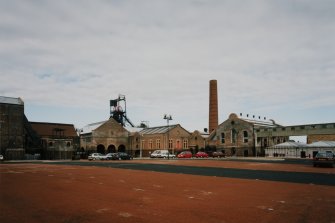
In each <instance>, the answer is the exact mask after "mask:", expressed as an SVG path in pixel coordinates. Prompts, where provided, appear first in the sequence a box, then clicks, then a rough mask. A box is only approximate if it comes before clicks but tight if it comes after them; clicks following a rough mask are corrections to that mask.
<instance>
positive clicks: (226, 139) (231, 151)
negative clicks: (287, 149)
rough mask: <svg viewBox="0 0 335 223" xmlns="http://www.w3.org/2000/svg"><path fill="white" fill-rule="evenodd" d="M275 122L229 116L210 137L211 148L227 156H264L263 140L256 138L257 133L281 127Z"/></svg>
mask: <svg viewBox="0 0 335 223" xmlns="http://www.w3.org/2000/svg"><path fill="white" fill-rule="evenodd" d="M279 126H280V125H278V124H276V123H275V122H274V121H273V120H269V121H267V120H261V119H260V118H259V119H249V118H242V117H241V115H240V117H239V116H237V115H236V114H235V113H232V114H230V115H229V117H228V119H227V120H226V121H224V122H223V123H221V124H220V125H219V126H218V128H217V129H216V130H215V131H214V132H212V133H211V135H210V136H209V141H208V143H209V146H211V147H213V148H214V150H217V151H221V152H223V153H224V154H225V155H226V156H257V155H264V152H265V151H264V150H262V147H261V145H262V143H264V142H262V140H261V139H258V138H257V136H256V131H257V130H258V129H263V128H274V127H279ZM287 140H288V137H278V138H277V139H276V141H278V142H285V141H287Z"/></svg>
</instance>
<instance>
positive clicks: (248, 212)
mask: <svg viewBox="0 0 335 223" xmlns="http://www.w3.org/2000/svg"><path fill="white" fill-rule="evenodd" d="M84 162H85V161H84ZM106 162H107V161H106ZM112 162H113V161H112ZM127 162H129V161H127ZM130 162H139V163H141V162H145V163H148V162H151V163H164V164H172V165H190V166H216V167H218V166H221V167H227V168H228V167H229V168H241V169H270V170H285V171H290V170H293V171H296V172H324V173H329V174H334V177H335V168H313V167H308V166H302V165H295V164H276V163H274V164H273V163H255V162H234V161H231V162H230V161H227V162H221V161H215V160H210V161H205V160H189V161H188V160H184V161H180V160H173V161H167V160H133V161H130ZM0 210H1V211H0V222H2V223H5V222H65V223H81V222H120V223H122V222H146V223H152V222H169V223H170V222H175V223H178V222H183V223H188V222H190V223H191V222H192V223H200V222H218V223H228V222H249V223H253V222H271V223H275V222H285V223H286V222H327V223H335V212H334V210H335V187H334V186H321V185H314V184H297V183H284V182H272V181H261V180H244V179H231V178H224V177H207V176H195V175H186V174H171V173H159V172H151V171H138V170H126V169H116V168H106V167H95V166H65V165H49V164H43V163H36V164H29V163H26V164H6V163H3V164H1V165H0Z"/></svg>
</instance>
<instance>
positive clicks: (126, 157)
mask: <svg viewBox="0 0 335 223" xmlns="http://www.w3.org/2000/svg"><path fill="white" fill-rule="evenodd" d="M117 155H118V159H119V160H132V159H133V157H132V156H131V155H129V154H128V153H122V152H118V153H117Z"/></svg>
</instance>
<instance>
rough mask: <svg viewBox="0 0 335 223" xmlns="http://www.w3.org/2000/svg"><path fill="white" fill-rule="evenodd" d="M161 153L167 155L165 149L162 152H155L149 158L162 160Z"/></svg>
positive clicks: (159, 150) (160, 150)
mask: <svg viewBox="0 0 335 223" xmlns="http://www.w3.org/2000/svg"><path fill="white" fill-rule="evenodd" d="M163 153H168V150H167V149H165V150H162V149H158V150H155V151H153V152H152V153H151V154H150V158H163V156H162V154H163Z"/></svg>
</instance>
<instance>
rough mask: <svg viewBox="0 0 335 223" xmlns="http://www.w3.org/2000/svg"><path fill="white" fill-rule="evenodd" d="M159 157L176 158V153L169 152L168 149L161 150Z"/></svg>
mask: <svg viewBox="0 0 335 223" xmlns="http://www.w3.org/2000/svg"><path fill="white" fill-rule="evenodd" d="M161 157H162V158H166V159H167V158H176V155H174V154H171V153H169V151H167V150H166V151H162V152H161Z"/></svg>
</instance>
